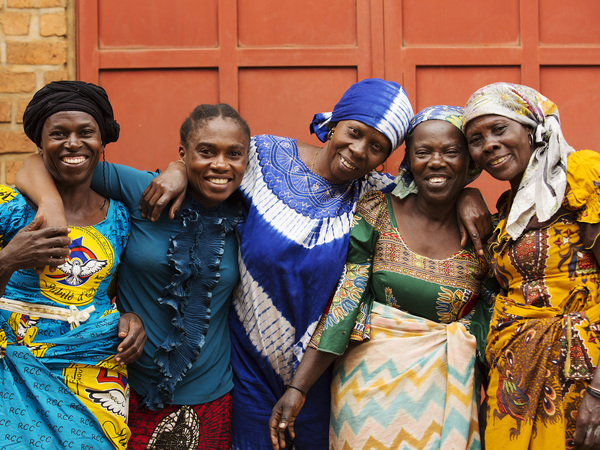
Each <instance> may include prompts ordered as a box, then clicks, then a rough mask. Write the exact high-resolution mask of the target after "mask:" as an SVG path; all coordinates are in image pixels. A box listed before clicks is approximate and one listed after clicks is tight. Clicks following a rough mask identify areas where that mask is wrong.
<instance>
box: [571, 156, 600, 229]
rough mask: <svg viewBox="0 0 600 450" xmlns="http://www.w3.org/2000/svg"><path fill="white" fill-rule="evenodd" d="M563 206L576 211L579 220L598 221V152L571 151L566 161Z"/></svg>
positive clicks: (599, 186) (599, 166) (599, 212)
mask: <svg viewBox="0 0 600 450" xmlns="http://www.w3.org/2000/svg"><path fill="white" fill-rule="evenodd" d="M563 204H564V206H565V207H566V208H568V209H569V210H572V211H577V212H578V220H579V221H580V222H589V223H598V222H600V154H599V153H596V152H594V151H592V150H579V151H577V152H574V153H572V154H571V155H570V156H569V159H568V161H567V190H566V192H565V199H564V202H563Z"/></svg>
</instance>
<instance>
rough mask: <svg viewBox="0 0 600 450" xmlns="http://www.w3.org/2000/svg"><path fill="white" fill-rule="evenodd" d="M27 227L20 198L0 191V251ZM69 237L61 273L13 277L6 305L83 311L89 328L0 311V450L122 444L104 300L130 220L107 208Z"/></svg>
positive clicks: (122, 373) (112, 315)
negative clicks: (0, 447) (97, 220)
mask: <svg viewBox="0 0 600 450" xmlns="http://www.w3.org/2000/svg"><path fill="white" fill-rule="evenodd" d="M34 217H35V211H34V210H33V209H32V208H31V207H30V206H29V205H28V204H27V203H26V201H25V199H24V198H23V196H22V195H21V194H19V193H18V192H17V191H16V190H14V189H11V188H9V187H6V186H2V187H0V235H1V236H0V239H1V240H0V248H3V247H4V246H5V245H7V244H8V243H9V242H10V240H11V239H12V238H13V237H14V236H15V234H16V233H17V232H18V231H19V230H20V229H21V228H23V227H25V226H26V225H27V224H28V223H29V222H31V221H32V220H33V218H34ZM70 228H71V232H70V234H69V237H70V238H71V239H72V240H73V242H72V244H71V245H70V249H71V254H70V256H69V260H68V262H67V263H65V264H63V265H62V266H59V268H58V269H57V270H56V271H54V272H50V271H49V270H48V268H47V267H46V268H45V270H44V272H43V273H42V274H41V275H37V274H36V273H35V271H34V270H33V269H27V270H18V271H16V272H15V273H14V274H13V275H12V277H11V279H10V281H9V283H8V285H7V287H6V289H5V291H4V298H7V299H10V300H15V301H20V302H24V303H34V304H37V305H40V304H41V305H47V306H50V307H58V308H61V309H62V310H69V309H70V308H71V309H72V308H77V309H79V310H80V311H81V310H87V311H88V312H89V318H88V319H87V320H85V321H83V320H82V321H81V322H79V323H78V322H74V323H71V324H70V323H69V322H67V321H61V320H57V319H48V318H43V317H37V316H35V315H34V314H29V315H28V314H21V313H17V312H10V311H6V310H0V327H1V328H0V348H1V350H2V352H3V353H4V355H3V357H2V359H0V386H1V387H2V389H1V392H2V399H3V400H2V402H0V417H2V418H3V421H2V438H0V439H1V440H2V442H3V448H5V447H4V445H6V446H8V447H10V446H11V445H12V446H13V447H14V448H63V447H64V448H94V449H112V448H117V449H125V448H126V447H127V441H128V439H129V436H130V434H131V433H130V431H129V427H128V426H127V424H126V420H127V415H128V401H129V385H128V382H127V372H126V369H125V367H122V366H119V365H118V364H117V363H116V362H115V360H114V357H115V355H116V353H117V345H118V343H119V342H120V339H119V338H118V336H117V323H118V321H119V317H120V315H119V312H118V311H117V310H116V309H115V308H114V305H112V304H111V301H110V299H109V297H108V295H107V288H108V285H109V283H110V281H111V278H112V274H113V273H114V271H115V269H116V267H117V265H118V263H119V261H120V255H121V252H122V251H123V249H124V247H125V244H126V243H127V236H128V234H129V228H130V225H129V214H128V213H127V210H126V209H125V207H124V206H123V204H121V203H120V202H116V201H111V202H110V204H109V207H108V212H107V215H106V218H105V219H104V220H103V221H102V222H100V223H98V224H96V225H93V226H85V227H76V226H71V227H70ZM92 307H93V308H92ZM30 308H31V307H30Z"/></svg>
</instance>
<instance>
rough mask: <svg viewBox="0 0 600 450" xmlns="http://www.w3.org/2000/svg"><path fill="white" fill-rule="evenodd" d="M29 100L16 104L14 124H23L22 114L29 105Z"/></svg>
mask: <svg viewBox="0 0 600 450" xmlns="http://www.w3.org/2000/svg"><path fill="white" fill-rule="evenodd" d="M30 100H31V99H28V100H20V101H19V102H18V103H17V114H16V115H15V122H16V123H23V113H24V112H25V108H27V105H28V104H29V102H30Z"/></svg>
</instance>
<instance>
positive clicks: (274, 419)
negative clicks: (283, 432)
mask: <svg viewBox="0 0 600 450" xmlns="http://www.w3.org/2000/svg"><path fill="white" fill-rule="evenodd" d="M278 426H279V414H278V413H277V412H275V411H273V412H271V417H270V418H269V436H270V438H271V445H272V446H273V449H275V450H278V449H279V428H278Z"/></svg>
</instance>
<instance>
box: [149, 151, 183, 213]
mask: <svg viewBox="0 0 600 450" xmlns="http://www.w3.org/2000/svg"><path fill="white" fill-rule="evenodd" d="M187 184H188V179H187V172H186V169H185V164H183V163H182V162H181V161H175V162H172V163H170V164H169V166H168V167H167V170H165V171H164V172H163V173H161V174H160V175H158V176H157V177H156V178H155V179H154V180H152V182H151V183H150V184H149V185H148V187H147V188H146V189H145V190H144V192H142V198H141V199H140V205H139V208H140V211H141V212H142V217H144V218H145V219H150V220H151V221H153V222H155V221H157V220H158V218H159V217H160V215H161V213H162V212H163V209H165V207H166V206H167V205H168V204H169V203H170V202H171V201H172V202H173V203H172V204H171V207H170V208H169V219H171V220H173V219H174V218H175V213H176V212H177V211H179V208H180V207H181V204H182V203H183V200H184V199H185V193H186V189H187Z"/></svg>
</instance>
